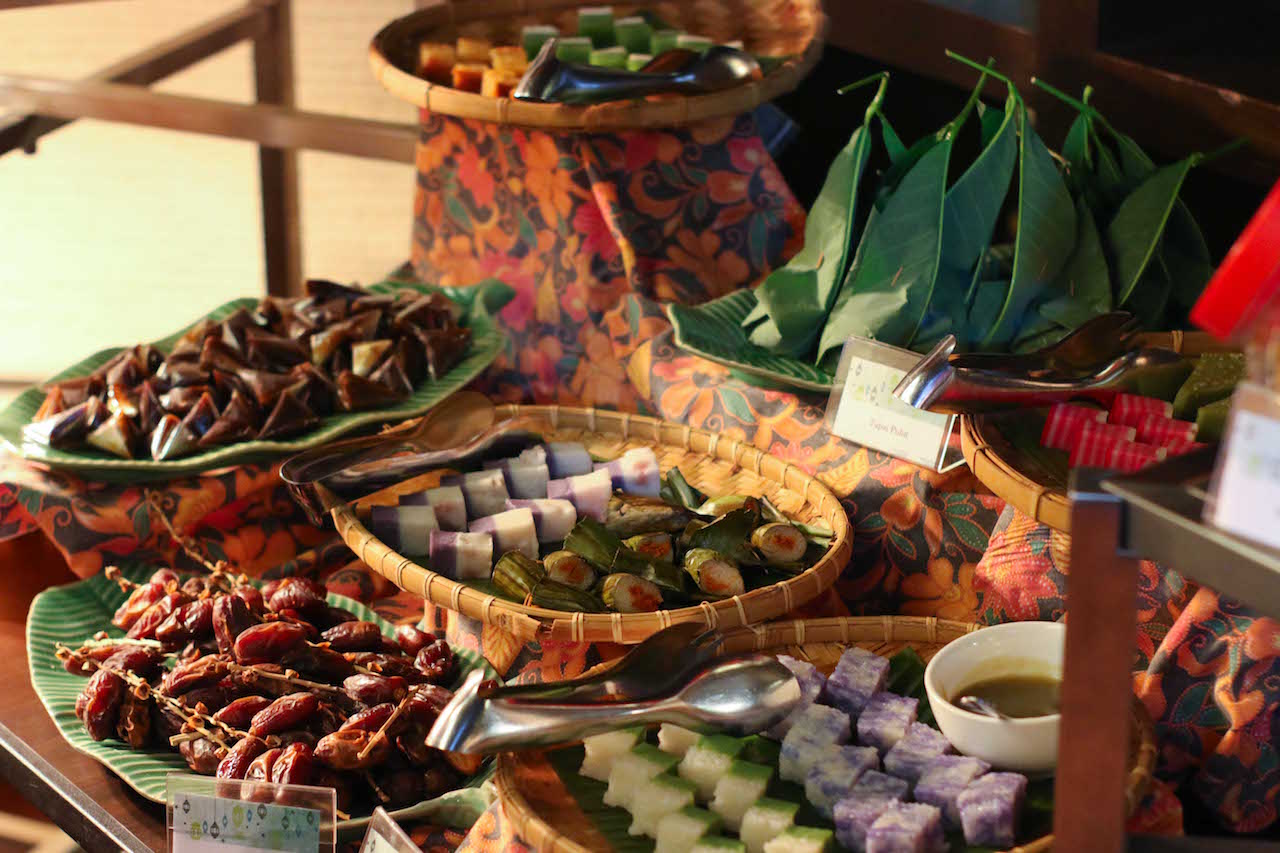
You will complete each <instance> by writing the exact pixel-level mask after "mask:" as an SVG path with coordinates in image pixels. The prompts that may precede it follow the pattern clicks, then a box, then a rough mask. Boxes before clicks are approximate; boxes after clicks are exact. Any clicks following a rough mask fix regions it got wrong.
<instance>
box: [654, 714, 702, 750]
mask: <svg viewBox="0 0 1280 853" xmlns="http://www.w3.org/2000/svg"><path fill="white" fill-rule="evenodd" d="M700 737H702V735H700V734H698V733H697V732H695V731H693V730H692V729H684V728H681V727H680V726H676V725H672V724H671V723H663V724H662V725H661V726H659V727H658V749H660V750H662V751H663V752H667V753H670V754H671V755H678V756H680V757H681V758H684V754H685V753H686V752H688V751H689V747H691V746H693V745H694V744H695V743H697V742H698V739H699V738H700Z"/></svg>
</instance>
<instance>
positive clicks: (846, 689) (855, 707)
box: [822, 646, 889, 717]
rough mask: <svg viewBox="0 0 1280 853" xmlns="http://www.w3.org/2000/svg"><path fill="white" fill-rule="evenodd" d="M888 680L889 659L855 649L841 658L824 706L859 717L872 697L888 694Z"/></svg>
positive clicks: (848, 651)
mask: <svg viewBox="0 0 1280 853" xmlns="http://www.w3.org/2000/svg"><path fill="white" fill-rule="evenodd" d="M888 678H889V659H888V658H884V657H881V656H880V655H878V654H876V653H874V652H869V651H867V650H866V649H860V648H858V647H856V646H855V647H853V648H851V649H847V650H846V651H845V653H844V654H842V655H841V656H840V662H839V663H837V664H836V668H835V671H834V672H832V673H831V677H830V678H828V679H827V684H826V686H825V687H824V688H823V690H822V702H823V703H824V704H827V705H833V706H835V707H837V708H839V709H840V710H841V711H844V712H845V713H846V714H848V715H849V716H851V717H857V716H858V715H859V714H861V713H862V709H863V708H865V707H866V705H867V702H868V701H869V700H870V699H871V697H872V696H873V695H874V694H876V693H879V692H881V691H882V690H884V685H885V681H886V680H887V679H888Z"/></svg>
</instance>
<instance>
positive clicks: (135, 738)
mask: <svg viewBox="0 0 1280 853" xmlns="http://www.w3.org/2000/svg"><path fill="white" fill-rule="evenodd" d="M116 737H118V738H119V739H120V740H122V741H124V742H125V743H127V744H128V745H129V748H130V749H142V748H143V747H145V746H146V745H147V742H148V741H149V740H151V702H150V701H149V700H147V699H139V698H138V697H137V696H135V695H134V694H133V692H132V691H126V692H125V695H124V702H122V703H121V705H120V719H119V720H118V721H117V722H116Z"/></svg>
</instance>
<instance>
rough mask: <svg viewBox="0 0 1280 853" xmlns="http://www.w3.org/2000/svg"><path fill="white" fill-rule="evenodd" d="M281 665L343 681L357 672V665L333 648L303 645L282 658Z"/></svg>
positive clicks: (325, 679) (323, 679)
mask: <svg viewBox="0 0 1280 853" xmlns="http://www.w3.org/2000/svg"><path fill="white" fill-rule="evenodd" d="M280 664H281V666H284V667H285V668H286V669H295V670H297V671H298V672H301V673H304V674H306V675H308V676H310V677H312V678H317V679H319V680H321V681H330V682H341V681H342V680H343V679H344V678H346V677H348V676H350V675H353V674H354V673H355V671H356V670H355V666H353V665H352V663H351V661H349V660H347V659H346V658H345V657H343V656H342V655H341V654H340V653H339V652H335V651H334V650H333V649H326V648H324V647H323V646H301V647H299V648H296V649H294V650H293V651H291V652H289V653H288V654H286V655H285V656H284V657H282V658H280Z"/></svg>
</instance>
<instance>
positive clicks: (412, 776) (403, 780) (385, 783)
mask: <svg viewBox="0 0 1280 853" xmlns="http://www.w3.org/2000/svg"><path fill="white" fill-rule="evenodd" d="M373 779H374V782H376V783H377V785H378V787H379V788H380V789H381V790H382V792H383V793H384V794H386V795H387V798H388V801H387V802H386V803H385V804H384V805H387V806H393V807H395V808H401V807H403V806H407V805H410V804H412V803H416V802H418V801H420V800H421V799H422V792H423V790H424V784H423V781H424V780H423V778H422V771H421V770H414V769H413V768H404V769H401V770H383V771H381V772H378V773H375V774H374V777H373Z"/></svg>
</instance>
